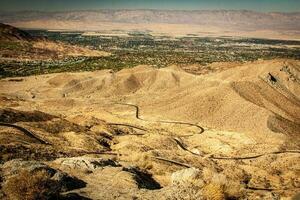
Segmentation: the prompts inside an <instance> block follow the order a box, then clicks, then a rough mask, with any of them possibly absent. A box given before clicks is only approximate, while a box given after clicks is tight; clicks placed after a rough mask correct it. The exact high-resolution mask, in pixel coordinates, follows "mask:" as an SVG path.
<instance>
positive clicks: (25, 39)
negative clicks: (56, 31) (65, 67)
mask: <svg viewBox="0 0 300 200" xmlns="http://www.w3.org/2000/svg"><path fill="white" fill-rule="evenodd" d="M105 55H108V54H107V53H105V52H102V51H96V50H91V49H88V48H83V47H79V46H76V45H69V44H65V43H62V42H54V41H51V40H48V39H46V38H43V37H33V36H31V35H30V34H29V33H27V32H25V31H23V30H20V29H18V28H15V27H13V26H10V25H6V24H2V23H0V61H1V62H2V61H6V60H9V61H11V60H16V61H17V60H27V61H29V60H30V61H39V60H55V59H65V58H68V57H79V56H84V57H99V56H105Z"/></svg>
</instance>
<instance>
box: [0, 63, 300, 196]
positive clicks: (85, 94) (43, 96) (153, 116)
mask: <svg viewBox="0 0 300 200" xmlns="http://www.w3.org/2000/svg"><path fill="white" fill-rule="evenodd" d="M299 67H300V63H299V61H295V60H269V61H255V62H248V63H245V64H242V65H240V66H237V67H234V68H231V69H228V70H224V71H221V72H218V73H209V74H205V75H193V74H189V73H186V72H184V71H183V70H181V69H180V68H178V67H176V66H170V67H168V68H161V69H157V68H152V67H150V66H138V67H135V68H131V69H123V70H121V71H118V72H113V71H110V70H103V71H95V72H80V73H60V74H49V75H41V76H32V77H25V78H20V79H10V78H7V79H2V80H1V81H0V86H1V87H0V93H1V106H2V110H1V113H0V117H1V119H2V120H1V121H2V127H3V123H5V124H4V128H3V129H2V130H1V132H0V136H1V137H2V140H1V141H2V142H1V147H3V148H1V149H2V154H3V156H2V161H3V162H5V161H7V160H9V158H11V157H12V156H13V157H14V158H24V157H25V158H27V159H30V158H31V159H36V158H37V157H39V158H40V159H41V160H42V162H43V163H46V164H47V165H48V166H51V167H52V168H54V169H56V170H61V171H64V172H67V173H69V174H72V175H73V176H75V177H77V178H79V179H81V180H83V181H84V182H86V183H87V185H86V186H85V187H82V188H80V189H78V190H76V191H75V192H76V193H77V194H79V195H83V196H86V197H89V198H92V199H97V198H98V199H99V198H100V199H101V198H104V199H116V198H127V199H130V198H133V197H135V198H137V199H153V198H160V199H168V198H169V197H177V198H179V199H180V198H183V197H186V195H191V194H193V197H195V196H197V197H199V198H209V197H211V195H215V196H217V197H216V198H215V199H224V198H225V197H226V198H243V197H247V198H248V199H256V198H269V197H271V196H272V195H276V196H280V197H282V198H284V197H292V196H294V195H295V194H297V192H298V191H299V189H298V188H299V187H300V186H299V181H298V178H297V177H299V169H300V166H299V160H300V157H299V147H300V141H299V137H298V135H299V133H300V132H299V130H300V115H299V113H300V110H299V109H300V106H299V104H300V102H299V98H300V92H299V91H300V83H299V71H300V70H299V69H300V68H299ZM32 110H38V112H37V111H35V112H32ZM4 119H6V120H5V121H3V120H4ZM7 124H9V125H8V126H7ZM12 125H17V126H20V127H23V128H24V127H25V128H26V129H27V130H30V131H31V132H32V133H33V135H34V136H32V134H28V132H27V134H24V130H23V133H22V130H21V129H20V128H16V127H13V126H12ZM22 138H23V139H22ZM49 144H50V145H49ZM16 146H18V148H16ZM46 147H47V148H46ZM45 149H47V151H46V150H45ZM11 152H15V153H14V154H12V153H11ZM35 152H36V153H35ZM37 152H38V153H39V154H38V153H37ZM105 153H106V154H105ZM83 155H84V156H83ZM78 156H80V157H78ZM82 156H83V157H82ZM46 161H47V162H46ZM15 162H16V161H15ZM93 163H94V164H93ZM95 163H98V164H97V165H96V164H95ZM12 165H13V166H14V162H12V161H9V162H6V164H4V167H3V169H4V170H6V171H7V170H8V167H6V166H12ZM15 165H19V164H18V163H15ZM27 165H28V163H27ZM199 177H200V178H199ZM107 188H110V192H109V193H108V192H107V191H106V190H107ZM99 191H100V192H99ZM105 191H106V192H105ZM120 194H122V195H121V196H120Z"/></svg>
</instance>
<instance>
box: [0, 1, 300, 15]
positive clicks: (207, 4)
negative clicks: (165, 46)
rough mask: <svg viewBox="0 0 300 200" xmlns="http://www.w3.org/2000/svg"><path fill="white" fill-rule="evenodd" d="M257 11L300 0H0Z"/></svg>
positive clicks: (10, 4) (295, 6)
mask: <svg viewBox="0 0 300 200" xmlns="http://www.w3.org/2000/svg"><path fill="white" fill-rule="evenodd" d="M106 8H109V9H122V8H126V9H170V10H173V9H176V10H206V9H210V10H211V9H227V10H238V9H247V10H256V11H263V12H265V11H267V12H269V11H281V12H300V0H208V1H206V0H0V10H4V11H11V10H41V11H61V10H86V9H93V10H95V9H106Z"/></svg>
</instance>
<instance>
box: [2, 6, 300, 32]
mask: <svg viewBox="0 0 300 200" xmlns="http://www.w3.org/2000/svg"><path fill="white" fill-rule="evenodd" d="M36 20H58V21H59V20H61V21H85V22H113V23H165V24H197V25H210V26H225V27H234V28H236V29H242V30H245V29H250V30H253V29H261V28H265V29H289V30H291V29H293V30H299V29H300V23H299V22H300V12H296V13H279V12H272V13H261V12H254V11H247V10H240V11H228V10H215V11H205V10H204V11H171V10H99V11H70V12H36V11H23V12H0V21H1V22H6V23H14V22H19V21H22V22H26V21H36Z"/></svg>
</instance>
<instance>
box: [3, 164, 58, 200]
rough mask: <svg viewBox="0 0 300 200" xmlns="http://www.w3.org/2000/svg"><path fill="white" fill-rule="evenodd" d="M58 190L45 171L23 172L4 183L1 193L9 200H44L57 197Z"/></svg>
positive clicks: (55, 182)
mask: <svg viewBox="0 0 300 200" xmlns="http://www.w3.org/2000/svg"><path fill="white" fill-rule="evenodd" d="M59 188H60V187H59V183H58V182H57V181H54V180H51V179H50V176H49V174H48V173H47V172H46V171H37V172H32V173H31V172H29V171H26V170H23V171H20V172H19V173H18V174H17V175H15V176H13V177H10V178H9V179H8V180H7V181H6V182H5V184H4V186H3V191H4V193H5V195H6V196H7V197H8V199H11V200H37V199H39V200H44V199H50V198H53V197H54V198H55V197H58V195H59Z"/></svg>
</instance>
